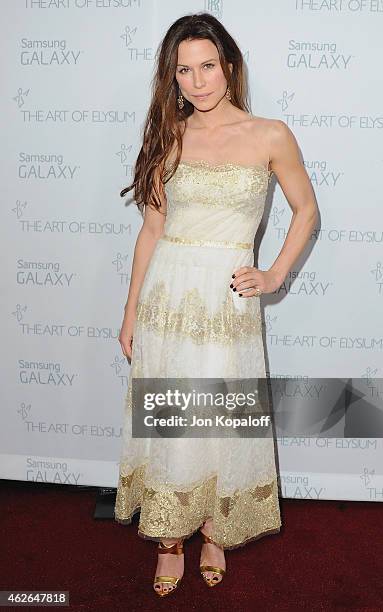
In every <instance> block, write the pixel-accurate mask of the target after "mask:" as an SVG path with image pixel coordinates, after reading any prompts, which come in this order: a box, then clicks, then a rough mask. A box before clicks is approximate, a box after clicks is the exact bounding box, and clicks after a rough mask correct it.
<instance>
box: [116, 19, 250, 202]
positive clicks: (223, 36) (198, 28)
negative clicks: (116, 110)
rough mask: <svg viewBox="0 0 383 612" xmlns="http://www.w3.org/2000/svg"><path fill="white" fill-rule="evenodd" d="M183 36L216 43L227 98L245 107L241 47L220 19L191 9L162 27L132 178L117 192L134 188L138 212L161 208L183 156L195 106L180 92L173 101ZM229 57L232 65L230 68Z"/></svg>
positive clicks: (176, 87) (247, 107)
mask: <svg viewBox="0 0 383 612" xmlns="http://www.w3.org/2000/svg"><path fill="white" fill-rule="evenodd" d="M186 39H187V40H192V39H209V40H211V41H212V42H213V43H214V45H215V46H216V47H217V50H218V55H219V59H220V63H221V66H222V71H223V73H224V75H225V78H226V81H227V84H228V87H230V94H231V100H230V101H231V103H232V104H233V105H234V106H236V107H237V108H240V109H242V110H246V111H248V112H249V105H248V102H247V94H246V91H245V89H246V88H245V79H244V67H243V59H242V53H241V51H240V49H239V47H238V45H237V43H236V42H235V40H234V39H233V38H232V37H231V36H230V34H229V33H228V32H227V31H226V29H225V28H224V26H223V25H222V23H221V22H220V21H218V19H216V18H215V17H214V16H213V15H211V14H210V13H195V14H189V15H185V16H183V17H180V18H179V19H177V21H175V22H174V23H173V24H172V25H171V26H170V28H169V29H168V31H167V32H166V34H165V36H164V38H163V39H162V41H161V43H160V46H159V48H158V50H157V53H156V70H155V74H154V77H153V80H152V84H151V90H152V101H151V104H150V107H149V110H148V113H147V118H146V121H145V124H144V130H143V144H142V147H141V149H140V152H139V154H138V157H137V160H136V164H135V168H134V180H133V183H132V184H131V185H129V186H128V187H125V188H124V189H123V190H122V191H121V192H120V196H121V197H123V196H124V195H125V194H126V193H127V192H128V191H130V190H131V189H134V192H133V193H134V200H135V201H136V204H137V206H138V208H139V210H140V211H141V213H142V212H143V210H144V207H145V206H148V205H150V206H152V207H154V208H155V209H157V210H159V209H160V206H161V202H162V198H163V195H164V183H166V182H167V181H168V180H169V179H170V178H171V177H172V176H173V174H174V172H175V171H176V169H177V166H178V163H179V161H180V158H181V152H182V134H183V131H182V129H181V126H183V128H185V125H186V123H185V120H186V118H187V117H189V116H190V115H192V114H193V110H194V107H193V105H192V104H191V102H189V100H186V99H185V98H184V106H183V108H182V109H180V108H179V107H178V104H177V97H178V95H179V92H178V83H177V80H176V77H175V74H176V67H177V59H178V45H179V44H180V43H181V42H182V41H183V40H186ZM228 63H231V64H232V65H233V67H232V72H230V69H229V66H228ZM175 143H177V147H176V159H175V161H174V162H173V163H172V165H171V166H169V168H168V169H167V168H165V162H166V159H167V157H168V155H169V154H170V152H171V151H172V148H173V146H174V144H175ZM159 212H161V211H159Z"/></svg>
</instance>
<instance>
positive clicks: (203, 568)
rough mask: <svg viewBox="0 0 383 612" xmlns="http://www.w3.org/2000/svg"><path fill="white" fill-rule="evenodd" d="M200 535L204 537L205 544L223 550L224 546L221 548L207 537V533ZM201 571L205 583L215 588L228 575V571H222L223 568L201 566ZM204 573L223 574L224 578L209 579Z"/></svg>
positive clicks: (201, 532)
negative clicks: (213, 545)
mask: <svg viewBox="0 0 383 612" xmlns="http://www.w3.org/2000/svg"><path fill="white" fill-rule="evenodd" d="M200 534H201V536H202V539H203V542H204V544H215V546H218V548H222V546H219V544H217V543H216V542H214V540H212V539H211V537H210V536H207V535H206V534H205V533H203V531H201V530H200ZM222 550H223V548H222ZM199 569H200V572H201V576H202V578H203V579H204V581H205V582H206V584H207V585H208V586H209V587H213V586H216V584H220V583H221V582H222V580H223V576H224V574H226V570H224V569H222V567H214V566H213V565H200V566H199ZM204 572H214V573H215V574H221V576H222V578H221V580H214V578H207V576H205V575H204Z"/></svg>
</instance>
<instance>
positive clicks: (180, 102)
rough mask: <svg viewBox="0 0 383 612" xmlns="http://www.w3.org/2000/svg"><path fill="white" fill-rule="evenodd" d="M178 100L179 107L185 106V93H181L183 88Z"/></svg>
mask: <svg viewBox="0 0 383 612" xmlns="http://www.w3.org/2000/svg"><path fill="white" fill-rule="evenodd" d="M177 102H178V108H179V109H181V108H183V107H184V99H183V95H182V93H181V90H180V95H179V96H178V98H177Z"/></svg>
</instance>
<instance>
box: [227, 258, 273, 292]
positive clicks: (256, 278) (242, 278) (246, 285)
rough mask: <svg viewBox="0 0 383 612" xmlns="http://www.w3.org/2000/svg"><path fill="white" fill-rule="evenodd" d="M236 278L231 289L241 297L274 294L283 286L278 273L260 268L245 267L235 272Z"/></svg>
mask: <svg viewBox="0 0 383 612" xmlns="http://www.w3.org/2000/svg"><path fill="white" fill-rule="evenodd" d="M234 275H235V278H233V279H232V281H231V284H230V287H231V288H232V290H233V291H234V289H235V290H236V292H237V293H238V295H240V296H241V297H253V296H254V295H256V296H259V295H261V293H273V292H274V291H275V290H276V289H279V287H280V286H281V280H280V278H279V276H278V275H277V274H276V272H273V271H271V270H267V271H266V272H264V271H263V270H258V268H255V267H251V266H245V267H243V268H238V270H234Z"/></svg>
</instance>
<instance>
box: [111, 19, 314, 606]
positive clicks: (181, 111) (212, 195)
mask: <svg viewBox="0 0 383 612" xmlns="http://www.w3.org/2000/svg"><path fill="white" fill-rule="evenodd" d="M244 91H245V85H244V73H243V61H242V55H241V52H240V50H239V48H238V46H237V45H236V43H235V41H234V40H233V38H232V37H231V36H230V35H229V34H228V32H227V31H226V30H225V28H224V27H223V26H222V24H221V23H220V22H219V21H218V20H217V19H216V18H214V17H213V16H212V15H210V14H206V13H200V14H196V15H187V16H184V17H181V18H180V19H178V20H177V21H176V22H175V23H174V24H173V25H172V26H171V27H170V28H169V30H168V32H167V33H166V35H165V37H164V39H163V41H162V43H161V45H160V49H159V56H158V60H157V71H156V74H155V79H154V86H153V98H152V102H151V106H150V109H149V113H148V117H147V121H146V125H145V131H144V138H143V145H142V148H141V150H140V153H139V155H138V159H137V163H136V167H135V177H134V182H133V185H131V186H129V187H127V188H126V189H124V190H123V191H122V192H121V195H122V196H123V195H124V194H125V193H127V191H129V190H130V189H132V188H133V187H134V189H135V191H134V195H135V200H136V202H137V205H138V206H139V208H140V210H143V211H144V222H143V226H142V228H141V230H140V232H139V234H138V237H137V243H136V247H135V253H134V259H133V266H132V277H131V283H130V288H129V294H128V300H127V303H126V306H125V315H124V320H123V324H122V328H121V333H120V337H119V340H120V343H121V347H122V351H123V353H124V355H126V357H127V358H128V359H129V360H131V369H130V375H129V382H128V392H127V395H126V412H125V421H124V434H123V449H122V453H121V462H120V478H119V483H118V489H117V497H116V506H115V518H116V520H117V521H118V522H121V523H125V524H129V523H131V520H132V516H133V514H134V513H135V512H137V511H138V510H140V521H139V530H138V534H139V535H140V536H141V537H143V538H148V539H152V540H154V541H157V542H158V543H159V544H158V553H161V554H159V555H158V560H157V567H156V571H155V582H154V585H153V586H154V590H155V591H156V593H158V594H159V595H167V594H170V593H171V592H173V591H174V590H175V589H176V587H177V586H178V584H179V582H180V580H181V578H182V576H183V571H184V555H183V541H184V539H185V538H188V537H190V536H191V535H192V534H193V533H194V532H195V531H197V530H198V529H200V531H201V534H202V537H203V544H202V550H201V557H200V571H201V574H202V576H203V578H204V580H205V582H206V584H208V585H209V586H214V585H215V584H218V583H219V582H221V581H222V578H223V575H224V573H225V570H226V564H225V555H224V550H226V549H233V548H236V547H238V546H243V545H244V544H246V543H248V542H250V541H252V540H255V539H257V538H259V537H261V536H264V535H266V534H271V533H276V532H278V531H279V529H280V525H281V520H280V512H279V501H278V489H277V475H276V467H275V458H274V441H273V439H272V437H271V438H269V439H261V438H242V439H238V438H237V439H235V438H229V439H228V438H214V437H210V438H209V437H207V438H201V439H200V438H191V439H182V438H172V439H171V438H162V439H151V438H133V437H132V435H131V416H132V388H131V383H132V377H135V378H140V377H142V378H145V377H147V378H171V377H174V378H183V377H185V378H187V377H191V378H209V377H212V378H213V377H220V378H223V377H233V378H238V377H240V378H241V377H242V378H256V377H263V378H264V377H265V363H264V347H263V341H262V333H261V332H262V328H261V318H260V299H259V296H260V295H261V294H262V293H272V292H274V291H275V290H277V289H278V288H279V287H280V285H281V284H282V282H283V280H284V278H285V276H286V275H287V273H288V271H289V270H290V268H291V267H292V265H293V263H294V262H295V261H296V260H297V258H298V257H299V255H300V254H301V253H302V251H303V249H304V247H305V245H306V242H307V241H308V238H309V236H310V234H311V232H312V230H313V228H314V226H315V223H316V219H317V209H316V204H315V198H314V194H313V190H312V187H311V183H310V181H309V178H308V176H307V173H306V171H305V168H304V166H303V164H302V161H301V159H300V156H299V151H298V146H297V143H296V140H295V138H294V136H293V134H292V132H291V131H290V130H289V128H288V127H287V125H286V124H285V123H284V122H282V121H280V120H272V119H266V118H262V117H256V116H253V115H251V114H250V113H249V112H248V106H247V103H246V101H245V94H244ZM272 173H274V174H275V175H276V177H277V179H278V181H279V183H280V185H281V187H282V189H283V191H284V193H285V195H286V197H287V198H288V200H289V203H290V206H291V208H292V210H293V217H292V221H291V226H290V229H289V232H288V234H287V237H286V240H285V243H284V245H283V248H282V250H281V252H280V254H279V255H278V257H277V259H276V260H275V262H274V264H273V265H272V266H271V267H270V269H269V270H266V271H262V270H259V269H258V268H257V267H254V266H253V259H254V257H253V241H254V236H255V232H256V230H257V228H258V225H259V223H260V221H261V217H262V214H263V210H264V203H265V198H266V194H267V189H268V185H269V179H270V176H271V174H272ZM162 553H168V554H162ZM169 553H170V554H169Z"/></svg>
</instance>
